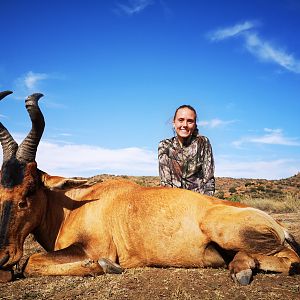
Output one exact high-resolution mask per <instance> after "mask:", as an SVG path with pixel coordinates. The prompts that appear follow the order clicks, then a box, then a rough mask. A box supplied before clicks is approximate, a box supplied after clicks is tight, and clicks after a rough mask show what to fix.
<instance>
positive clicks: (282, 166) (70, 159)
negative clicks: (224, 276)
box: [0, 133, 300, 179]
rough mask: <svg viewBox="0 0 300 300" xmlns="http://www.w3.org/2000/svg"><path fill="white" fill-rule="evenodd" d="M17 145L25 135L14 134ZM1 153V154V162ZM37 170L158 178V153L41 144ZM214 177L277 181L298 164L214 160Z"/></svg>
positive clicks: (218, 157)
mask: <svg viewBox="0 0 300 300" xmlns="http://www.w3.org/2000/svg"><path fill="white" fill-rule="evenodd" d="M13 136H14V137H15V140H16V141H17V142H18V143H20V142H21V141H22V140H23V139H24V137H25V135H24V134H20V133H14V134H13ZM1 157H2V152H1V153H0V158H1ZM36 161H37V163H38V167H39V168H40V169H41V170H43V171H45V172H47V173H49V174H50V175H60V176H66V177H74V176H83V177H89V176H94V175H99V174H113V175H136V176H158V161H157V153H156V152H153V151H149V150H145V149H141V148H137V147H131V148H123V149H107V148H102V147H97V146H90V145H76V144H65V143H63V142H62V143H57V142H52V141H51V142H49V141H41V142H40V144H39V147H38V151H37V157H36ZM215 165H216V176H218V177H234V178H265V179H280V178H287V177H290V176H292V175H294V174H297V173H298V172H299V170H300V161H297V160H291V159H275V160H267V159H265V160H264V159H260V160H257V159H256V160H255V159H253V160H251V161H249V157H247V158H239V157H224V156H218V155H216V156H215Z"/></svg>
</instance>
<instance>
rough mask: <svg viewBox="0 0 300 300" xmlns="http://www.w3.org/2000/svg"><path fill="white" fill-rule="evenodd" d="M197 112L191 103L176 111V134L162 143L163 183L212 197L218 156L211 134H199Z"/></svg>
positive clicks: (160, 152) (160, 144) (161, 172)
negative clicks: (214, 157)
mask: <svg viewBox="0 0 300 300" xmlns="http://www.w3.org/2000/svg"><path fill="white" fill-rule="evenodd" d="M196 120H197V112H196V110H195V109H194V108H193V107H192V106H190V105H182V106H180V107H178V108H177V109H176V111H175V114H174V118H173V127H174V129H175V132H176V136H175V137H173V138H170V139H165V140H163V141H161V142H160V143H159V146H158V161H159V176H160V181H161V185H163V186H170V187H177V188H183V189H187V190H192V191H195V192H198V193H201V194H206V195H210V196H212V195H213V194H214V192H215V178H214V159H213V153H212V148H211V145H210V142H209V140H208V138H207V137H205V136H202V135H199V133H198V128H197V124H196Z"/></svg>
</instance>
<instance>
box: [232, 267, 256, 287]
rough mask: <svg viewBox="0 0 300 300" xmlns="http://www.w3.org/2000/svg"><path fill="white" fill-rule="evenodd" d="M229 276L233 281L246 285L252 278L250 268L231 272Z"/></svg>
mask: <svg viewBox="0 0 300 300" xmlns="http://www.w3.org/2000/svg"><path fill="white" fill-rule="evenodd" d="M231 277H232V279H233V281H234V282H235V283H239V284H241V285H248V284H249V283H250V281H251V279H252V270H251V269H246V270H243V271H240V272H238V273H236V274H234V273H232V274H231Z"/></svg>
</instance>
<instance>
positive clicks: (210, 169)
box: [203, 138, 215, 196]
mask: <svg viewBox="0 0 300 300" xmlns="http://www.w3.org/2000/svg"><path fill="white" fill-rule="evenodd" d="M214 173H215V163H214V157H213V152H212V147H211V144H210V141H209V139H208V138H206V143H205V151H204V158H203V185H204V186H203V189H204V194H206V195H209V196H213V195H214V193H215V177H214Z"/></svg>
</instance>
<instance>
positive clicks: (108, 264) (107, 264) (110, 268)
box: [98, 258, 123, 274]
mask: <svg viewBox="0 0 300 300" xmlns="http://www.w3.org/2000/svg"><path fill="white" fill-rule="evenodd" d="M98 264H99V265H100V266H101V268H102V269H103V272H104V273H105V274H121V273H122V272H123V268H122V267H121V266H120V265H118V264H116V263H114V262H113V261H111V260H110V259H108V258H100V259H99V260H98Z"/></svg>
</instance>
